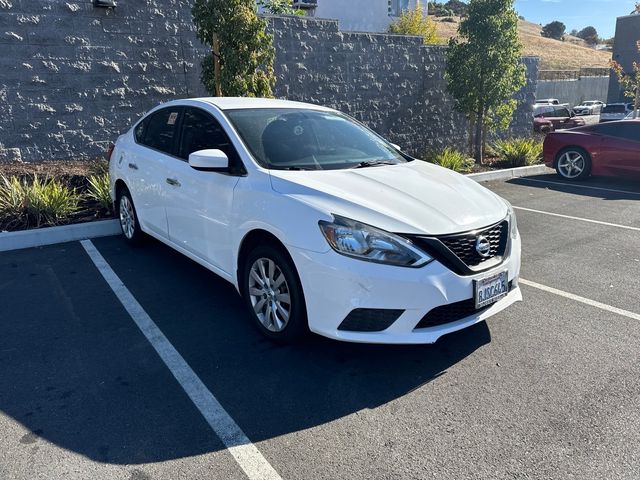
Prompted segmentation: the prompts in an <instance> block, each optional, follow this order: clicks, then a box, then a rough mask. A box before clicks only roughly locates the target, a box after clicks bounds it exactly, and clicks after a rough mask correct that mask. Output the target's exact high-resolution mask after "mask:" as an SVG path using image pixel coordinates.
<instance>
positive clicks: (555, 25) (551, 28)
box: [542, 20, 567, 40]
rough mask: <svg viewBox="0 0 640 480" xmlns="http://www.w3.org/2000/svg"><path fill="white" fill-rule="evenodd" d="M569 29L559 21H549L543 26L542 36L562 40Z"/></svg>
mask: <svg viewBox="0 0 640 480" xmlns="http://www.w3.org/2000/svg"><path fill="white" fill-rule="evenodd" d="M566 31H567V26H566V25H565V24H564V23H562V22H559V21H557V20H556V21H555V22H551V23H547V24H546V25H545V26H544V27H542V36H543V37H547V38H555V39H556V40H562V37H564V34H565V32H566Z"/></svg>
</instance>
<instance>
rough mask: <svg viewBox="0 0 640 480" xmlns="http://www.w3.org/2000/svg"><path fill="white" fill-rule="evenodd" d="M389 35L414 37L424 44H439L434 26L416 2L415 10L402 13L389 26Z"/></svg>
mask: <svg viewBox="0 0 640 480" xmlns="http://www.w3.org/2000/svg"><path fill="white" fill-rule="evenodd" d="M389 33H396V34H400V35H416V36H418V37H422V38H424V43H426V44H436V43H440V39H439V38H438V34H437V32H436V24H435V22H434V21H433V20H432V19H431V18H429V16H427V15H425V13H424V11H423V9H422V5H421V3H420V2H416V6H415V8H413V9H411V10H405V11H403V12H402V13H401V14H400V17H399V18H398V19H397V20H396V21H395V22H393V23H392V24H391V25H389Z"/></svg>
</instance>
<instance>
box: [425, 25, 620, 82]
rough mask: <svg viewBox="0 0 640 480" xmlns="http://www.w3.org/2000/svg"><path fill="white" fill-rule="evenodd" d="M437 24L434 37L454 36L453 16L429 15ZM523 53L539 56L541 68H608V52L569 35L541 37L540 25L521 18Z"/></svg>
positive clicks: (520, 29) (455, 32)
mask: <svg viewBox="0 0 640 480" xmlns="http://www.w3.org/2000/svg"><path fill="white" fill-rule="evenodd" d="M432 18H433V19H434V20H435V22H436V25H437V31H438V36H439V37H440V38H442V39H443V40H447V39H449V38H451V37H454V36H456V35H457V30H458V22H459V21H460V19H459V18H457V17H444V18H442V17H441V18H437V17H432ZM518 30H519V32H520V40H521V41H522V44H523V45H524V54H525V55H531V56H535V57H540V69H541V70H577V69H579V68H580V67H605V68H606V67H608V66H609V60H611V52H606V51H598V50H594V49H592V48H589V47H587V46H586V43H585V42H584V40H581V39H579V38H577V37H572V36H570V35H567V36H566V39H565V41H564V42H562V41H560V40H554V39H552V38H545V37H543V36H542V35H541V34H540V32H541V31H542V27H540V25H538V24H536V23H531V22H527V21H525V20H521V21H520V22H519V24H518Z"/></svg>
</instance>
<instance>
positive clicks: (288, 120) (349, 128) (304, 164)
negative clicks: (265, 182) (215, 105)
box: [225, 108, 407, 170]
mask: <svg viewBox="0 0 640 480" xmlns="http://www.w3.org/2000/svg"><path fill="white" fill-rule="evenodd" d="M225 113H226V114H227V116H228V117H229V119H230V120H231V123H233V125H234V127H235V128H236V130H237V131H238V133H239V134H240V137H242V140H243V141H244V143H245V144H246V145H247V147H248V148H249V150H250V151H251V153H252V154H253V156H254V157H255V159H256V160H257V161H258V163H259V164H260V165H262V166H263V167H266V168H271V169H280V170H336V169H343V168H354V167H369V166H374V165H381V164H382V165H386V164H397V163H405V162H406V161H407V160H406V159H405V158H404V157H403V156H402V155H401V154H400V152H398V151H397V150H396V149H395V148H394V147H393V146H391V145H390V144H389V143H387V142H386V141H385V140H383V139H382V138H380V137H379V136H378V135H376V134H375V133H373V132H372V131H371V130H369V129H367V128H366V127H364V126H362V125H360V124H358V123H356V122H355V121H353V120H351V119H349V118H348V117H346V116H344V115H340V114H338V113H333V112H321V111H316V110H303V109H286V108H270V109H242V110H229V111H227V112H225Z"/></svg>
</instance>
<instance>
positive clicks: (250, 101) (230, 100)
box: [171, 97, 332, 111]
mask: <svg viewBox="0 0 640 480" xmlns="http://www.w3.org/2000/svg"><path fill="white" fill-rule="evenodd" d="M186 101H189V102H195V103H206V104H208V105H213V106H214V107H217V108H219V109H220V110H245V109H253V108H295V109H306V110H321V111H332V109H330V108H327V107H323V106H321V105H313V104H310V103H303V102H293V101H290V100H280V99H276V98H248V97H201V98H187V99H183V100H175V101H174V102H171V103H172V104H176V105H179V104H181V103H182V102H186Z"/></svg>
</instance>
